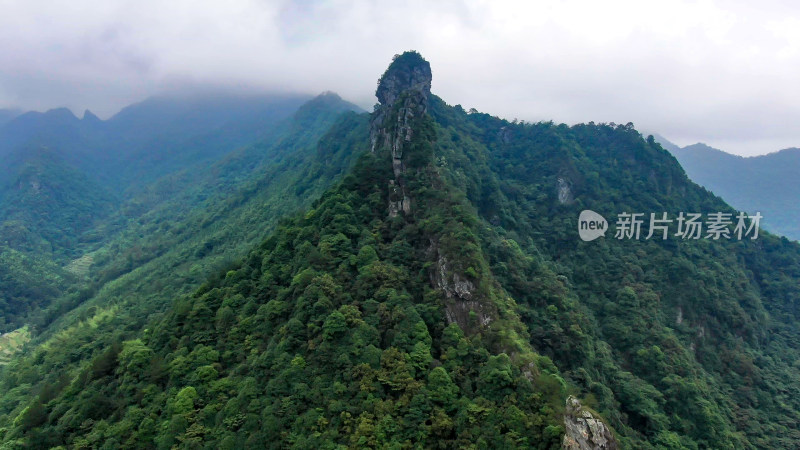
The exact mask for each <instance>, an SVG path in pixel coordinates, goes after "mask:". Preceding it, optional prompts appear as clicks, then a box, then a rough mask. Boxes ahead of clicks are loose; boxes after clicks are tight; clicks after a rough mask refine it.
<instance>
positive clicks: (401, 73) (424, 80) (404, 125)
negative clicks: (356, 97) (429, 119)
mask: <svg viewBox="0 0 800 450" xmlns="http://www.w3.org/2000/svg"><path fill="white" fill-rule="evenodd" d="M431 80H432V75H431V66H430V64H428V62H427V61H425V59H423V58H422V56H420V54H419V53H416V52H406V53H403V54H402V55H399V56H395V58H394V61H393V62H392V64H391V65H390V66H389V68H388V69H386V72H385V73H384V74H383V76H382V77H381V79H380V81H379V82H378V90H377V91H376V92H375V95H376V96H377V97H378V100H379V101H380V106H379V107H378V109H377V110H376V111H375V113H374V114H373V115H372V120H371V123H370V140H371V144H372V151H373V152H375V151H377V150H379V149H380V148H382V147H388V148H389V149H390V151H391V154H392V171H393V172H394V180H390V182H389V187H390V191H391V195H390V199H389V215H390V216H392V217H394V216H397V215H398V214H399V213H400V211H403V213H405V214H408V213H410V212H411V198H410V197H409V195H408V191H407V189H406V185H405V179H404V177H403V174H404V173H405V170H406V165H405V163H404V161H403V153H404V147H405V146H406V145H408V143H409V142H411V139H412V137H413V136H414V122H415V119H418V118H421V117H422V116H424V115H425V113H426V112H427V111H428V97H429V96H430V93H431Z"/></svg>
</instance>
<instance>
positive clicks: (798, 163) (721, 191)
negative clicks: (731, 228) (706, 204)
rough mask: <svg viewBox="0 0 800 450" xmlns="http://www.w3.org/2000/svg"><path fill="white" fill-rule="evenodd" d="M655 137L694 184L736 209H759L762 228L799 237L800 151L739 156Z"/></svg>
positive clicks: (796, 238)
mask: <svg viewBox="0 0 800 450" xmlns="http://www.w3.org/2000/svg"><path fill="white" fill-rule="evenodd" d="M657 140H658V141H659V143H660V144H661V145H662V146H663V147H664V148H666V149H667V150H669V151H670V152H671V153H672V154H673V155H674V156H675V158H677V159H678V161H679V162H680V163H681V166H683V168H684V170H686V173H687V174H688V175H689V178H691V179H692V180H694V181H695V182H696V183H698V184H700V185H702V186H704V187H706V188H707V189H708V190H710V191H712V192H714V193H715V194H717V195H719V196H720V197H722V198H723V199H725V200H726V201H727V202H729V203H730V204H731V205H733V206H734V207H736V208H738V209H740V210H743V211H748V212H751V213H752V212H756V211H760V212H761V214H762V215H763V216H764V219H763V221H764V226H765V228H766V229H768V230H770V231H773V232H775V233H778V234H782V235H784V236H786V237H788V238H790V239H795V240H798V239H800V203H798V199H800V182H798V181H799V180H798V176H799V175H800V149H797V148H789V149H785V150H781V151H778V152H774V153H769V154H766V155H761V156H753V157H742V156H738V155H732V154H730V153H726V152H724V151H722V150H718V149H715V148H713V147H709V146H708V145H705V144H701V143H698V144H694V145H689V146H686V147H683V148H681V147H679V146H677V145H675V144H673V143H671V142H669V141H668V140H666V139H664V138H663V137H660V136H658V137H657Z"/></svg>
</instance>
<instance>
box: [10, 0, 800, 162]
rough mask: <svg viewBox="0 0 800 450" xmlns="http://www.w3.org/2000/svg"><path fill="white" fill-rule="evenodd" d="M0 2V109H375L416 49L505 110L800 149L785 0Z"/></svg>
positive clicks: (453, 96)
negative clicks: (204, 105) (330, 97)
mask: <svg viewBox="0 0 800 450" xmlns="http://www.w3.org/2000/svg"><path fill="white" fill-rule="evenodd" d="M0 5H1V6H0V9H2V12H3V14H1V15H0V42H2V43H3V44H2V45H0V107H3V106H20V107H23V108H26V109H39V110H42V109H47V108H51V107H57V106H67V107H69V108H71V109H73V110H74V111H82V110H83V109H84V108H90V109H92V110H93V111H95V112H97V113H99V114H100V115H101V116H106V117H107V116H109V115H111V114H113V113H114V112H116V111H117V110H118V109H119V108H121V107H122V106H125V105H126V104H128V103H131V102H133V101H137V100H141V99H143V98H144V97H146V96H148V95H152V94H156V93H158V92H161V91H165V90H171V89H174V88H175V87H181V86H186V85H189V86H193V85H207V84H213V85H224V86H234V87H238V88H242V89H256V90H271V91H275V90H281V91H296V92H307V93H318V92H321V91H324V90H333V91H336V92H338V93H339V94H340V95H342V96H343V97H345V98H347V99H349V100H351V101H354V102H356V103H358V104H359V105H360V106H362V107H364V108H366V109H369V108H370V107H371V105H372V104H373V103H374V102H375V98H374V88H375V83H376V80H377V78H378V77H379V76H380V74H381V73H382V72H383V70H384V69H385V68H386V66H387V65H388V63H389V62H390V61H391V57H392V55H393V54H395V53H398V52H401V51H403V50H408V49H416V50H418V51H420V52H421V53H422V54H423V55H424V56H425V57H426V58H427V59H428V60H429V61H430V62H431V65H432V68H433V73H434V81H433V90H434V92H435V93H437V94H438V95H440V96H441V97H443V98H444V99H445V100H446V101H448V102H449V103H453V104H455V103H459V104H461V105H463V106H464V107H466V108H470V107H475V108H477V109H479V110H482V111H486V112H489V113H492V114H496V115H500V116H502V117H506V118H509V119H513V118H519V119H524V120H529V121H537V120H554V121H557V122H566V123H576V122H586V121H595V122H612V121H613V122H617V123H627V122H634V123H635V124H636V125H637V127H638V128H640V129H644V130H648V131H650V132H658V133H660V134H662V135H664V136H665V137H667V138H668V139H672V140H675V141H676V142H677V143H679V144H689V143H693V142H696V141H703V142H706V143H708V144H709V145H713V146H717V147H721V148H722V149H724V150H727V151H732V152H736V153H739V154H756V153H766V152H770V151H775V150H778V149H780V148H784V147H789V146H800V129H798V128H797V126H796V124H797V123H800V88H798V86H797V83H796V74H797V71H798V68H800V33H798V31H797V30H798V29H800V8H798V7H797V6H795V5H794V4H793V3H792V2H780V1H774V2H770V1H766V2H763V1H762V2H759V3H758V5H757V8H754V7H751V6H750V3H748V2H730V1H726V2H724V3H723V2H719V3H714V2H710V1H700V2H684V1H673V2H659V3H658V4H656V2H640V1H612V2H592V1H544V2H502V1H500V2H490V1H486V2H484V1H475V2H456V1H444V2H429V1H394V2H368V1H291V2H279V1H273V2H270V1H266V2H265V1H231V2H204V1H199V2H198V1H191V2H190V1H178V2H156V1H109V2H100V3H98V2H88V1H79V0H73V1H71V2H68V3H64V4H60V5H54V4H52V3H51V2H38V1H24V2H23V1H11V2H8V1H6V2H2V3H0ZM654 5H655V6H654Z"/></svg>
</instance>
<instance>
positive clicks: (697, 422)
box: [0, 52, 800, 449]
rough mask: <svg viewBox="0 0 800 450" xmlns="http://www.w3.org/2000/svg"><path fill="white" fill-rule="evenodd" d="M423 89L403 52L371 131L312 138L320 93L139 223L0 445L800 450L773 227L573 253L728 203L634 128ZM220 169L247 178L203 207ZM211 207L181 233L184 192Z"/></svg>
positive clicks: (796, 383) (332, 127)
mask: <svg viewBox="0 0 800 450" xmlns="http://www.w3.org/2000/svg"><path fill="white" fill-rule="evenodd" d="M432 79H433V78H432V73H431V68H430V65H429V64H428V62H427V61H425V60H424V59H423V58H422V57H421V55H419V54H418V53H416V52H406V53H404V54H402V55H398V56H396V57H395V58H394V60H393V62H392V63H391V64H390V66H389V67H388V69H387V70H386V72H385V73H384V74H383V75H382V77H381V78H380V81H379V84H378V89H377V92H376V95H377V97H378V100H379V106H378V107H377V108H376V109H375V111H374V112H372V113H371V114H369V115H367V114H357V113H353V112H344V113H341V112H340V113H339V114H332V115H323V117H327V118H328V119H325V120H314V118H315V117H317V118H319V117H320V115H319V114H318V113H319V112H320V111H321V110H324V109H325V108H324V105H326V104H328V102H332V103H336V102H335V99H332V98H325V99H321V100H320V101H319V102H318V103H317V104H316V105H314V107H311V108H310V109H309V110H302V109H301V110H299V111H298V112H297V114H295V116H294V117H293V121H292V123H291V125H290V126H288V128H287V130H286V133H285V134H283V135H282V137H283V138H282V139H278V140H277V141H275V143H274V144H273V145H272V146H269V150H268V149H266V148H265V149H264V151H263V153H265V154H268V155H274V156H265V157H264V158H263V159H262V164H263V165H256V166H255V168H254V170H253V171H252V174H253V177H254V178H252V179H251V178H250V177H245V176H241V177H240V178H237V175H231V174H229V173H228V172H229V170H230V169H232V168H234V167H242V166H240V165H238V164H237V161H238V158H242V160H245V161H250V158H251V157H253V156H254V155H255V154H257V153H258V151H256V149H255V148H254V149H251V151H248V150H242V151H241V153H238V154H237V155H231V156H230V158H225V159H223V160H221V161H220V162H219V163H218V165H217V167H216V168H215V169H214V170H211V171H209V172H207V174H206V176H207V177H208V178H206V180H208V184H201V185H200V186H198V190H197V191H193V192H189V191H187V192H186V194H185V195H186V196H187V197H180V196H179V197H176V202H175V203H173V204H172V207H174V208H177V209H179V211H178V212H177V213H176V214H175V215H174V216H168V214H169V210H170V209H171V208H170V207H169V206H168V205H169V203H165V204H164V205H163V206H164V208H165V209H164V211H163V212H154V213H153V215H152V216H150V215H147V214H145V216H143V217H145V218H146V223H149V225H145V226H144V227H143V228H141V229H137V228H131V234H132V235H134V236H137V235H138V236H140V239H141V241H136V239H135V238H133V237H131V238H129V239H130V240H128V239H126V240H125V242H130V243H131V244H133V245H139V242H140V243H142V244H146V243H148V242H154V243H157V242H159V241H162V242H168V243H169V244H168V247H169V249H162V250H157V251H155V252H154V253H153V255H154V256H155V258H152V259H149V260H146V262H145V263H139V262H132V263H131V264H132V266H131V267H132V269H131V270H130V271H129V272H126V273H125V274H124V275H121V276H119V277H118V278H115V279H113V281H109V282H108V284H105V285H103V286H101V287H100V288H99V289H98V291H97V293H96V295H95V296H93V297H92V298H90V299H87V300H85V301H83V302H82V303H80V304H79V305H78V306H77V307H74V308H69V309H68V312H66V313H65V314H63V315H61V316H59V317H58V318H57V319H56V320H55V321H53V322H52V323H50V324H47V325H45V329H44V330H43V331H42V332H41V333H40V334H39V336H38V337H34V338H33V340H32V341H31V343H30V344H28V349H29V350H28V351H27V352H26V354H20V355H19V356H18V357H16V358H15V359H13V360H12V361H11V362H9V363H8V364H7V365H6V366H5V367H4V368H3V371H2V374H0V386H2V387H3V389H2V390H0V392H4V394H2V396H1V397H0V428H2V429H3V432H2V434H0V439H2V441H3V445H5V446H8V447H10V448H14V447H15V446H16V447H22V448H24V447H29V448H50V447H57V446H63V447H68V448H173V447H174V448H257V447H269V448H284V447H297V448H336V447H355V448H376V447H387V448H395V447H419V448H430V447H442V448H462V447H467V448H478V447H480V448H558V447H561V448H568V449H573V448H575V449H579V448H606V449H616V448H635V449H656V448H657V449H664V448H669V449H681V448H690V449H691V448H695V449H699V448H715V449H739V448H792V447H793V446H794V445H795V444H796V442H798V441H800V432H798V430H800V427H798V424H800V395H798V394H799V393H800V392H798V390H800V375H799V374H798V371H797V361H798V360H800V359H798V357H799V356H800V353H799V352H798V343H800V339H798V338H799V337H800V326H798V323H799V322H798V320H797V319H798V314H800V308H798V306H799V305H800V284H798V280H800V245H798V244H797V243H794V242H790V241H788V240H786V239H780V238H777V237H775V236H773V235H772V234H770V233H768V232H764V231H763V230H762V231H761V232H760V235H759V236H758V238H757V239H752V236H750V237H746V239H717V240H715V239H711V238H703V239H697V240H695V239H681V238H679V237H676V236H675V235H674V233H675V231H676V229H677V224H676V223H672V224H670V225H669V228H668V231H669V234H670V238H669V239H663V240H662V239H645V238H644V237H642V238H641V239H639V238H637V239H632V238H631V239H624V238H623V239H618V238H616V237H614V236H615V234H617V233H614V234H612V233H611V231H612V230H609V232H608V233H607V234H606V237H605V238H600V239H597V240H595V241H591V242H585V241H583V240H582V239H580V238H579V236H578V227H579V224H578V220H577V218H578V216H579V214H580V213H581V212H582V211H584V210H586V209H591V210H593V211H596V212H597V213H598V214H600V215H602V216H604V217H607V218H613V217H615V216H617V217H619V214H621V213H624V212H637V213H643V214H646V213H657V214H660V213H662V212H666V213H668V214H670V215H671V217H674V216H676V215H677V214H678V213H679V212H697V213H701V214H704V215H706V216H707V215H708V214H713V213H725V214H728V213H729V214H735V213H737V211H736V210H734V209H733V208H732V207H730V206H729V205H727V204H726V203H724V202H723V201H722V200H721V199H720V198H719V197H716V196H714V195H713V194H711V193H710V192H708V191H707V190H706V189H704V188H702V187H700V186H698V185H696V184H694V183H693V182H692V181H690V180H689V178H688V177H687V175H686V173H685V172H684V171H683V169H682V168H681V166H680V165H679V164H678V162H677V160H676V159H675V158H674V157H673V156H672V155H671V154H669V153H668V152H667V151H665V150H664V149H663V148H662V147H661V146H660V145H658V144H657V143H656V142H655V140H654V139H653V138H652V137H648V138H643V137H642V135H641V134H640V133H639V132H638V131H636V130H635V129H634V128H633V126H632V125H631V124H628V125H608V124H593V123H590V124H579V125H574V126H567V125H564V124H553V123H550V122H542V123H536V124H526V123H516V122H514V123H511V122H508V121H505V120H502V119H499V118H497V117H493V116H490V115H488V114H482V113H478V112H471V113H468V112H466V111H465V110H464V109H463V108H462V107H461V106H459V105H456V106H450V105H448V104H446V103H445V102H444V101H443V100H442V99H440V98H438V97H436V96H435V95H434V94H432V93H431V91H430V89H431V83H432ZM309 124H311V128H310V130H312V131H314V134H316V136H317V137H316V138H308V134H309V133H308V132H307V130H309V128H308V127H309ZM247 166H248V165H245V167H247ZM227 176H233V177H234V178H235V179H239V180H242V181H241V183H242V184H239V182H236V183H235V184H234V186H235V187H234V188H232V189H231V190H228V189H227V188H222V189H215V188H214V186H217V184H215V181H219V180H222V179H223V178H225V177H227ZM247 180H250V181H247ZM221 184H223V185H224V183H221ZM206 190H209V192H210V195H209V197H208V198H207V199H204V200H203V202H197V203H196V204H195V205H196V206H195V207H194V208H192V212H193V215H192V216H191V217H189V218H184V217H182V215H183V214H182V213H181V211H183V210H180V207H181V206H180V205H181V204H182V203H183V201H182V200H180V199H183V198H197V197H192V196H194V195H196V196H202V195H203V194H204V192H205V191H206ZM206 200H207V202H206ZM287 204H288V205H290V206H289V207H287V206H286V205H287ZM240 206H244V207H243V208H239V207H240ZM296 207H300V208H302V210H301V211H297V210H296ZM265 210H266V211H265ZM161 217H164V219H162V218H161ZM166 217H171V218H170V219H168V220H167V219H166ZM279 217H281V218H280V220H278V219H279ZM165 220H167V222H166V223H164V221H165ZM205 221H207V223H205ZM610 222H611V223H612V224H614V223H615V221H614V220H613V219H612V220H611V221H610ZM192 227H195V228H194V229H192ZM615 228H616V229H615V230H614V231H616V232H620V231H622V228H621V226H620V225H618V224H617V225H615ZM183 231H185V232H186V234H185V235H184V236H185V237H186V239H180V238H179V239H176V240H172V241H171V240H170V239H172V238H173V237H174V236H175V234H178V235H180V234H181V233H182V232H183ZM242 236H248V238H247V239H242V238H241V237H242ZM620 237H624V236H620ZM206 239H208V240H206ZM243 241H248V246H249V249H247V250H244V249H243V248H241V247H239V248H240V249H241V250H242V251H243V253H242V254H241V257H240V258H238V259H236V260H235V261H231V263H230V264H226V265H225V266H222V267H218V268H217V274H216V275H215V276H211V277H210V278H206V280H205V282H203V283H202V285H200V286H197V285H195V284H194V282H193V280H196V279H197V278H200V277H201V276H202V274H203V273H204V272H205V270H202V268H201V267H198V269H197V270H195V271H194V273H195V276H194V277H193V278H192V279H189V277H187V276H186V274H187V273H190V274H191V273H192V271H193V270H192V268H187V267H186V265H189V264H196V265H198V266H199V265H202V264H204V263H205V262H207V261H208V260H204V259H202V258H205V255H206V252H217V253H215V254H216V255H224V254H226V253H224V252H222V251H221V250H220V247H236V246H237V245H239V244H240V243H242V242H243ZM250 243H253V244H252V245H250ZM155 247H156V248H157V247H158V246H157V245H156V246H155ZM107 251H108V252H109V253H112V254H113V249H111V248H109V249H108V250H107ZM162 252H163V253H162ZM235 254H236V252H230V253H227V255H235ZM112 256H113V255H112ZM187 257H188V258H194V259H191V260H190V261H189V262H188V264H187V263H185V260H184V258H187ZM158 258H163V259H158ZM198 258H201V259H198ZM113 259H116V258H113ZM116 260H119V259H116ZM126 270H128V268H126ZM112 278H113V277H112ZM98 281H100V280H98ZM142 289H143V290H145V291H144V293H143V294H139V293H138V292H139V291H140V290H142ZM164 293H168V295H164ZM169 296H171V300H172V301H171V303H170V302H169V298H168V297H169Z"/></svg>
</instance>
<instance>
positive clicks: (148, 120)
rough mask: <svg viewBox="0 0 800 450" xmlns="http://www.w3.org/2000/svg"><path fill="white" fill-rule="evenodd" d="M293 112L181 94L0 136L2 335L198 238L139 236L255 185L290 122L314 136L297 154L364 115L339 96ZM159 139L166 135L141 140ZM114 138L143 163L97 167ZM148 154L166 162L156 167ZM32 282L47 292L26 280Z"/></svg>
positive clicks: (45, 120)
mask: <svg viewBox="0 0 800 450" xmlns="http://www.w3.org/2000/svg"><path fill="white" fill-rule="evenodd" d="M296 103H297V98H296V97H274V98H272V97H270V98H266V97H261V96H255V97H253V98H243V97H240V96H233V97H231V96H228V97H225V96H220V95H216V96H206V97H199V98H198V97H181V98H167V99H150V100H148V101H145V102H143V103H142V104H137V105H133V106H131V107H128V108H126V109H125V110H124V111H122V112H121V113H120V114H118V115H117V116H115V117H114V118H113V119H111V120H110V121H108V122H103V121H101V120H100V119H98V118H97V117H96V116H94V115H93V114H92V113H91V112H89V111H87V112H85V113H84V117H83V119H77V118H76V117H75V116H74V115H73V114H72V113H71V112H69V111H68V110H66V109H60V110H53V111H50V112H48V113H44V114H39V113H29V114H25V115H23V116H20V117H19V118H18V120H16V121H12V122H11V123H10V124H9V125H8V126H6V127H5V128H4V129H3V131H4V133H5V135H6V137H8V139H7V140H6V141H4V142H5V147H4V148H5V150H4V152H5V153H4V154H3V158H2V159H3V160H4V164H3V165H2V167H0V229H2V234H0V257H1V258H2V261H3V263H4V267H3V272H4V275H3V276H2V277H1V278H2V279H0V292H2V293H3V294H4V297H5V300H4V302H2V304H1V305H0V308H2V309H0V312H2V316H3V317H4V318H5V320H4V321H3V323H0V331H3V332H5V331H10V330H13V329H14V328H16V327H19V326H22V325H23V324H24V323H29V324H35V325H36V326H40V325H42V324H45V323H49V322H51V321H52V320H54V319H55V318H56V317H58V316H60V315H61V314H62V313H64V312H65V311H66V310H69V309H70V308H72V307H74V306H75V305H76V304H79V303H81V302H83V301H85V300H86V299H87V298H90V297H91V296H92V295H93V294H92V292H93V290H94V289H96V288H97V286H102V285H103V284H104V283H103V282H101V281H98V280H93V281H90V283H89V286H88V287H87V286H85V284H86V283H85V281H86V280H84V278H85V277H87V276H89V275H92V274H96V273H102V274H104V275H103V276H102V277H101V278H102V279H103V280H105V281H110V280H113V279H114V278H116V276H119V275H121V274H123V273H125V272H126V271H129V270H132V269H133V268H135V267H136V266H137V265H139V264H143V263H144V262H146V261H147V260H149V259H151V258H153V253H157V254H161V253H164V251H165V249H166V248H168V246H169V243H175V242H177V241H176V239H178V236H181V237H180V239H186V235H188V234H190V233H195V232H197V227H196V226H191V227H187V228H188V229H187V228H184V229H183V230H182V232H181V233H176V232H175V231H173V233H172V235H173V236H172V237H171V238H170V239H167V240H157V242H158V245H160V247H156V246H155V241H154V240H152V239H149V238H145V237H144V235H142V234H137V233H142V232H143V231H142V227H144V226H152V220H153V219H151V218H157V220H159V221H160V223H159V224H158V225H157V227H162V228H163V227H164V226H165V224H166V223H168V222H169V221H170V220H175V218H176V217H184V216H185V217H192V216H193V215H192V213H191V212H192V210H193V208H194V207H196V206H197V205H199V204H202V203H203V202H204V201H205V200H206V198H207V197H208V196H209V195H210V194H211V193H212V192H214V191H215V190H220V189H228V193H230V192H235V190H236V189H237V187H236V186H237V183H240V184H241V183H243V182H245V181H250V182H252V181H253V177H252V172H253V170H255V169H256V168H257V167H258V166H259V165H264V164H265V161H266V160H268V158H269V157H273V158H274V157H275V156H276V154H278V150H280V149H281V148H283V147H285V146H286V145H285V144H281V145H282V147H279V146H278V142H279V141H280V140H281V139H285V138H286V136H285V135H287V134H289V133H290V132H291V130H293V129H294V128H296V127H297V126H296V125H292V124H293V123H294V122H296V121H298V120H303V121H305V122H303V132H304V133H306V134H307V138H305V141H304V140H303V139H295V140H293V143H292V145H297V146H300V145H301V142H305V145H308V141H309V140H313V139H315V138H318V137H319V135H320V133H322V132H324V131H325V130H326V129H327V127H328V126H330V121H331V120H333V119H332V118H333V117H335V116H338V115H339V114H340V113H342V112H344V111H351V110H357V109H358V108H357V107H355V106H354V105H352V104H349V103H347V102H344V101H343V100H341V99H340V98H339V97H338V96H336V95H335V94H326V95H322V96H319V97H318V98H316V99H313V100H311V101H308V102H306V104H305V105H304V106H302V107H300V106H299V105H297V104H296ZM293 108H294V109H293ZM292 114H294V115H295V116H296V117H293V116H292ZM306 116H308V117H306ZM314 120H318V121H319V122H320V123H314ZM293 127H294V128H293ZM154 133H156V134H154ZM295 133H297V132H296V131H295ZM156 135H157V136H162V137H163V136H166V138H163V139H160V140H159V139H155V140H152V139H150V138H143V136H144V137H146V136H156ZM108 136H115V137H114V139H115V140H116V141H118V142H123V141H126V142H129V143H130V142H134V143H135V142H137V139H140V140H141V141H140V142H139V144H136V145H140V144H141V145H142V147H141V148H138V147H135V146H129V147H128V149H129V151H133V152H134V154H135V155H136V158H138V159H137V162H136V163H133V162H130V161H128V159H129V158H133V156H131V155H127V156H126V155H125V154H123V153H119V154H110V153H106V154H103V155H102V158H95V156H96V155H98V154H100V153H98V149H99V148H100V147H98V146H97V145H98V142H102V139H106V138H107V137H108ZM15 139H16V140H15ZM45 143H46V144H48V145H49V147H48V146H45V145H44V144H45ZM255 143H258V144H255ZM145 144H146V145H145ZM122 147H124V146H118V148H122ZM275 147H278V148H275ZM137 148H138V150H137ZM131 149H132V150H131ZM271 153H272V154H271ZM148 154H150V155H156V154H157V155H159V156H158V158H157V159H158V162H157V163H156V162H155V161H156V160H155V159H153V158H150V159H148V158H149V157H148ZM93 155H95V156H93ZM168 155H172V156H168ZM225 158H227V160H226V161H227V162H224V161H223V159H225ZM145 166H146V167H148V168H147V169H146V172H147V174H141V173H139V174H138V175H137V176H136V177H134V178H133V179H131V180H128V181H126V182H125V185H126V186H127V187H126V188H125V191H124V192H120V191H119V183H118V180H119V179H121V176H122V174H123V173H125V172H126V170H131V171H142V170H145V169H144V168H143V167H145ZM156 166H157V167H156ZM220 167H224V169H220ZM212 171H215V172H212ZM131 173H133V172H131ZM159 173H160V174H161V176H159V175H158V174H159ZM220 173H222V176H221V175H220ZM109 177H111V178H114V179H116V180H117V181H113V182H110V181H108V179H109ZM201 187H202V189H201ZM286 206H287V207H288V206H289V203H287V204H286ZM177 214H181V215H182V216H177ZM200 222H202V223H205V224H208V223H209V220H207V219H206V218H204V219H202V220H200ZM199 235H202V233H199V232H198V233H197V234H196V235H192V237H194V238H198V236H199ZM131 241H138V242H140V244H139V245H131ZM145 242H146V243H145ZM244 242H245V243H246V242H251V241H244ZM156 248H158V250H156ZM109 249H112V250H109ZM126 254H127V255H126ZM190 260H191V258H189V259H187V261H190ZM31 274H36V276H37V277H38V279H40V280H42V282H41V286H37V284H39V283H35V282H34V283H31V282H30V275H31ZM90 278H92V277H90ZM26 286H27V287H26ZM23 287H25V288H23ZM53 303H55V304H54V305H51V304H53ZM34 330H36V328H34Z"/></svg>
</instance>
